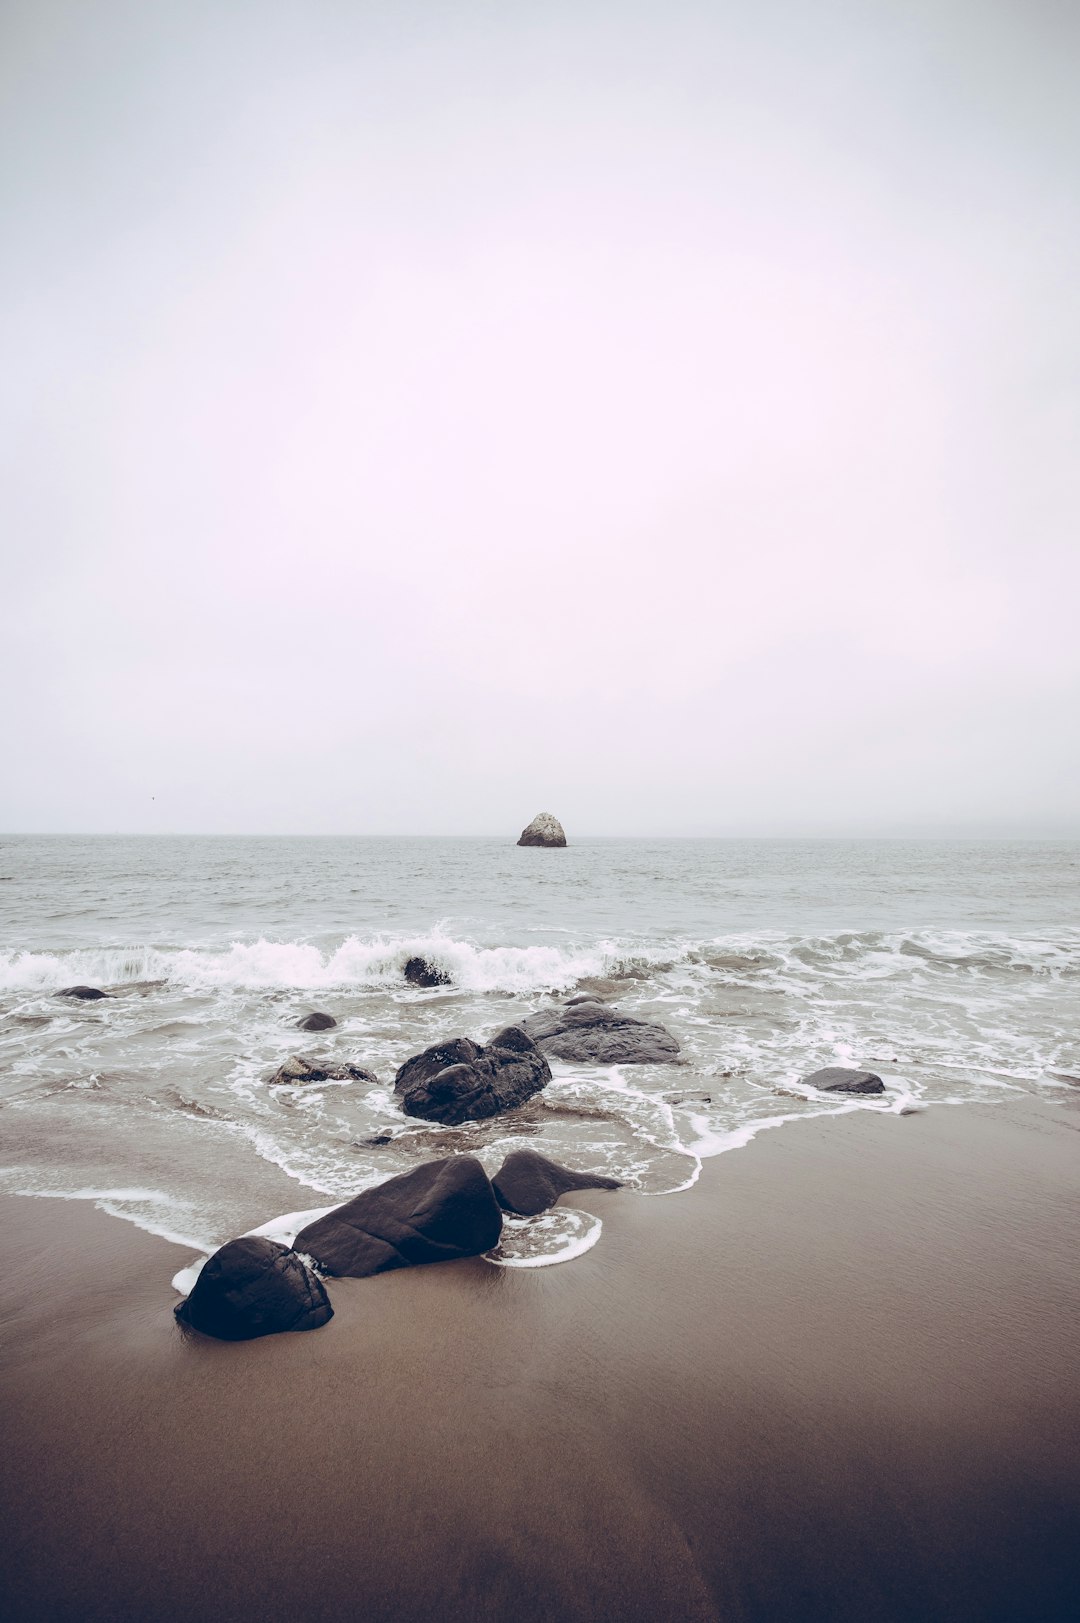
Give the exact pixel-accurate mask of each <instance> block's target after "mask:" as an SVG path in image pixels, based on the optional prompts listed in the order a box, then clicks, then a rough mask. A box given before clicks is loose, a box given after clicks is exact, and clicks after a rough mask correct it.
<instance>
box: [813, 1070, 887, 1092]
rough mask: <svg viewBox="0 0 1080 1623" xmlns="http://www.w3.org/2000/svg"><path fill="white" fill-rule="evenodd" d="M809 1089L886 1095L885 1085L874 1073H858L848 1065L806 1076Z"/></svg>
mask: <svg viewBox="0 0 1080 1623" xmlns="http://www.w3.org/2000/svg"><path fill="white" fill-rule="evenodd" d="M803 1081H804V1082H805V1083H806V1085H807V1086H808V1087H811V1088H820V1089H821V1091H822V1092H823V1093H884V1092H885V1084H884V1082H883V1081H882V1080H881V1078H880V1076H875V1074H874V1072H873V1071H856V1070H852V1069H851V1068H850V1067H848V1066H846V1065H827V1066H826V1067H825V1069H824V1070H823V1071H815V1072H814V1073H813V1075H811V1076H804V1077H803Z"/></svg>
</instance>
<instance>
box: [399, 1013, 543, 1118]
mask: <svg viewBox="0 0 1080 1623" xmlns="http://www.w3.org/2000/svg"><path fill="white" fill-rule="evenodd" d="M550 1081H551V1069H550V1067H549V1065H548V1062H547V1060H546V1059H545V1058H544V1056H543V1054H541V1053H540V1051H539V1049H538V1048H537V1047H536V1045H535V1044H534V1043H533V1041H532V1039H531V1038H530V1037H528V1036H527V1035H526V1034H525V1032H524V1031H522V1029H521V1027H520V1026H507V1027H506V1029H505V1030H504V1031H500V1032H498V1033H497V1035H496V1036H494V1037H492V1039H491V1041H490V1043H489V1044H488V1045H487V1047H486V1048H484V1047H481V1045H480V1044H479V1043H474V1042H472V1041H471V1040H470V1039H469V1038H468V1037H453V1038H451V1040H450V1041H449V1042H446V1043H438V1044H436V1045H435V1047H434V1048H425V1050H424V1052H423V1053H422V1054H414V1056H413V1058H412V1059H410V1060H406V1062H405V1064H404V1065H403V1066H402V1067H401V1070H400V1071H399V1072H398V1074H397V1076H396V1078H395V1079H394V1092H395V1093H396V1094H398V1095H400V1097H401V1108H402V1109H403V1110H404V1112H405V1114H406V1115H407V1116H419V1117H420V1118H421V1119H422V1120H424V1121H438V1122H443V1123H444V1124H446V1125H449V1126H456V1125H457V1124H458V1123H459V1122H463V1121H479V1120H482V1119H483V1118H484V1117H486V1116H496V1115H498V1113H499V1112H500V1111H501V1110H511V1109H513V1108H514V1107H515V1106H516V1105H523V1104H524V1103H525V1101H526V1099H531V1098H532V1096H533V1094H534V1093H539V1092H540V1090H541V1088H544V1087H546V1086H547V1084H548V1083H549V1082H550Z"/></svg>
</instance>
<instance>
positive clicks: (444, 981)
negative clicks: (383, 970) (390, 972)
mask: <svg viewBox="0 0 1080 1623" xmlns="http://www.w3.org/2000/svg"><path fill="white" fill-rule="evenodd" d="M405 979H406V980H407V981H408V983H409V985H410V986H449V985H450V977H449V975H448V974H447V973H446V971H445V970H444V969H440V968H439V967H438V965H437V964H429V963H428V961H427V959H426V958H410V959H409V960H408V962H407V963H406V965H405Z"/></svg>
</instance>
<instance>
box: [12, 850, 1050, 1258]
mask: <svg viewBox="0 0 1080 1623" xmlns="http://www.w3.org/2000/svg"><path fill="white" fill-rule="evenodd" d="M1078 879H1080V843H1077V842H1066V843H1060V842H1059V843H1051V842H1035V841H1032V842H1000V841H996V842H979V841H949V842H931V841H886V840H873V841H871V840H867V841H841V840H825V841H809V840H807V841H780V840H707V839H698V840H628V839H591V840H590V839H580V840H574V841H573V843H572V844H571V845H570V846H569V847H568V848H567V849H565V850H554V851H548V850H536V849H519V848H518V847H517V846H515V845H514V843H513V841H512V839H389V838H387V839H371V838H357V839H350V838H295V839H285V838H280V839H275V838H261V839H247V838H180V837H177V838H166V837H143V838H128V837H116V838H107V837H96V838H69V837H61V836H50V837H40V838H38V837H30V836H20V837H14V836H7V837H4V838H2V839H0V1125H2V1135H0V1189H3V1190H4V1191H6V1192H16V1193H22V1194H26V1195H55V1196H61V1197H64V1198H68V1199H73V1200H86V1201H92V1202H94V1203H95V1204H96V1205H98V1206H99V1207H100V1208H101V1209H103V1210H105V1211H107V1212H110V1213H112V1214H114V1215H116V1216H118V1217H125V1218H127V1219H129V1220H131V1221H133V1222H135V1223H138V1224H139V1225H140V1226H142V1227H144V1228H146V1229H148V1230H150V1231H151V1232H153V1233H156V1234H161V1235H164V1236H166V1237H167V1238H169V1239H172V1240H177V1241H180V1242H182V1243H183V1244H185V1245H188V1246H190V1247H191V1248H192V1249H193V1250H196V1251H199V1252H203V1253H205V1252H206V1251H208V1250H211V1249H212V1248H214V1247H215V1246H217V1245H219V1244H220V1243H222V1242H223V1241H224V1240H226V1239H228V1238H230V1237H231V1236H233V1235H235V1234H238V1233H241V1232H243V1231H246V1230H248V1229H250V1228H252V1227H254V1226H258V1225H263V1224H265V1223H266V1222H267V1221H268V1220H271V1219H273V1218H274V1214H275V1213H281V1212H283V1211H285V1210H286V1209H287V1208H288V1209H290V1210H295V1211H296V1212H304V1211H307V1210H310V1209H312V1208H319V1207H326V1206H327V1205H332V1204H334V1203H336V1202H338V1201H342V1200H346V1199H348V1198H349V1197H350V1196H352V1195H354V1194H356V1193H358V1192H359V1191H360V1190H361V1189H364V1188H367V1187H370V1186H371V1185H372V1184H374V1183H377V1182H379V1181H381V1180H382V1179H384V1178H386V1177H388V1176H391V1175H393V1174H394V1173H396V1172H402V1171H406V1170H408V1169H409V1168H411V1167H414V1166H416V1165H417V1164H418V1163H419V1162H420V1161H423V1160H428V1159H432V1158H434V1157H437V1156H440V1155H446V1154H449V1153H453V1152H455V1151H467V1152H469V1153H473V1154H477V1155H479V1156H480V1157H481V1159H482V1160H483V1161H484V1164H485V1165H486V1166H487V1167H488V1170H489V1171H494V1170H495V1169H496V1167H497V1166H498V1165H499V1163H500V1161H501V1159H502V1157H503V1156H504V1155H505V1154H506V1153H507V1151H508V1150H511V1149H513V1148H518V1147H524V1146H528V1147H530V1148H533V1149H537V1150H540V1151H541V1152H542V1153H544V1154H546V1155H550V1156H553V1157H554V1158H555V1159H557V1160H560V1161H562V1162H564V1163H566V1164H567V1165H569V1166H571V1167H575V1168H579V1169H582V1170H584V1169H594V1170H597V1171H600V1172H603V1173H606V1174H608V1175H610V1176H613V1177H617V1178H620V1179H622V1180H623V1181H624V1182H626V1183H627V1184H629V1185H631V1186H632V1187H634V1188H636V1189H639V1190H641V1191H643V1192H645V1193H647V1194H650V1195H657V1196H660V1195H663V1194H665V1193H667V1192H670V1191H672V1190H675V1189H682V1188H686V1187H688V1186H689V1185H691V1184H692V1183H693V1182H694V1180H695V1179H696V1177H697V1175H698V1172H699V1171H700V1167H701V1163H702V1161H703V1160H704V1159H706V1158H708V1157H711V1156H715V1155H719V1154H721V1153H723V1152H724V1151H726V1150H729V1149H735V1148H739V1147H741V1146H744V1145H746V1144H747V1143H749V1142H750V1141H751V1140H752V1138H753V1137H754V1135H755V1134H756V1133H758V1132H761V1131H762V1130H764V1129H773V1130H776V1129H780V1128H783V1129H784V1130H790V1125H789V1124H792V1123H796V1122H798V1121H799V1120H802V1119H806V1118H808V1117H812V1116H820V1115H826V1114H836V1113H841V1112H851V1111H860V1110H862V1111H878V1112H884V1113H891V1114H893V1115H895V1116H897V1117H898V1118H899V1117H900V1116H901V1115H903V1114H905V1113H907V1112H910V1111H912V1110H918V1109H923V1108H927V1107H930V1106H937V1105H954V1106H962V1105H963V1104H964V1103H965V1102H967V1101H971V1100H988V1099H989V1100H1005V1099H1008V1098H1009V1097H1010V1096H1014V1095H1015V1094H1017V1093H1025V1092H1041V1091H1044V1090H1051V1091H1061V1090H1067V1089H1070V1088H1073V1087H1075V1086H1077V1085H1080V1030H1078V1027H1080V1019H1078V1006H1080V996H1078V994H1080V911H1078V901H1080V885H1078ZM414 955H421V956H423V957H424V958H426V959H427V960H428V961H429V962H430V963H431V964H433V965H435V966H436V967H438V968H439V969H441V970H442V971H443V972H444V973H445V974H446V975H447V976H448V977H449V981H450V984H449V985H447V986H440V987H436V988H432V989H429V990H421V989H417V988H414V987H411V986H408V985H407V984H406V983H405V981H404V977H403V973H402V971H403V967H404V964H405V961H406V960H407V959H408V958H409V957H411V956H414ZM76 983H84V984H90V985H93V986H98V987H101V988H102V989H103V990H106V991H107V992H108V993H109V997H108V998H107V999H106V1000H102V1001H100V1002H92V1003H80V1002H74V1001H72V1000H68V999H63V998H59V997H57V995H56V994H57V992H58V991H59V990H60V989H62V988H63V987H66V986H71V985H73V984H76ZM581 992H589V993H594V994H596V995H599V996H601V997H603V998H605V999H607V1000H609V1001H611V1002H614V1003H617V1004H618V1006H619V1007H620V1008H622V1009H625V1010H626V1011H627V1012H629V1013H632V1014H635V1015H640V1016H643V1017H644V1018H647V1019H650V1020H658V1021H660V1022H661V1023H662V1024H663V1025H664V1026H666V1027H667V1028H668V1029H669V1030H670V1031H672V1032H673V1033H674V1034H675V1035H676V1036H677V1038H678V1040H679V1042H680V1044H681V1047H682V1058H681V1062H680V1063H678V1064H672V1065H662V1066H607V1067H597V1066H589V1065H573V1064H567V1063H563V1062H559V1061H556V1062H554V1063H553V1064H552V1071H553V1080H552V1082H551V1083H550V1084H549V1085H548V1087H547V1088H546V1089H545V1091H544V1092H543V1093H542V1094H540V1095H539V1096H538V1097H537V1098H536V1099H534V1100H533V1101H532V1102H531V1103H530V1104H529V1105H527V1106H526V1107H525V1108H524V1109H522V1110H520V1111H515V1112H511V1113H510V1114H508V1115H507V1116H505V1117H502V1118H496V1119H494V1120H490V1121H487V1122H483V1123H467V1124H465V1125H463V1126H460V1127H450V1128H445V1127H439V1126H436V1125H435V1124H432V1123H424V1122H419V1121H415V1120H411V1119H409V1118H407V1117H405V1116H403V1115H402V1113H401V1111H400V1109H399V1108H398V1104H397V1101H396V1100H395V1097H394V1093H393V1080H394V1075H395V1072H396V1071H397V1069H398V1067H399V1066H400V1065H401V1064H402V1063H403V1062H404V1061H405V1060H406V1059H408V1058H409V1056H410V1055H412V1054H415V1053H416V1052H418V1051H419V1050H420V1049H422V1048H424V1047H426V1046H428V1045H429V1044H431V1043H434V1042H436V1041H439V1040H441V1039H444V1038H447V1037H452V1036H456V1035H461V1034H464V1035H468V1036H470V1037H473V1038H475V1039H477V1040H479V1041H484V1040H486V1039H487V1038H488V1037H490V1036H491V1035H492V1034H493V1033H494V1032H496V1031H497V1030H499V1029H500V1028H501V1027H503V1026H506V1025H508V1024H510V1023H512V1022H514V1021H516V1020H520V1019H521V1018H522V1017H523V1016H524V1015H526V1014H528V1013H530V1012H532V1011H534V1010H537V1009H541V1008H544V1007H547V1006H549V1005H550V1004H551V1002H552V1001H553V1000H558V999H560V998H562V997H565V996H569V995H573V994H574V993H581ZM312 1009H323V1010H326V1011H327V1012H328V1013H330V1014H332V1015H333V1016H334V1017H335V1018H336V1020H337V1021H338V1025H337V1027H336V1028H335V1029H333V1030H330V1031H326V1032H319V1033H314V1034H309V1033H305V1032H301V1031H299V1030H297V1021H298V1020H299V1019H300V1018H301V1017H302V1016H303V1015H304V1014H305V1013H307V1012H308V1011H310V1010H312ZM295 1053H303V1054H306V1055H308V1056H309V1057H317V1058H321V1057H326V1058H328V1059H331V1060H339V1061H342V1060H348V1061H351V1062H353V1063H354V1064H358V1065H361V1066H363V1067H365V1068H366V1069H367V1070H369V1071H372V1072H374V1073H375V1074H376V1076H377V1077H378V1078H379V1081H378V1083H377V1084H366V1083H356V1082H348V1083H326V1084H322V1085H316V1086H311V1085H308V1086H304V1087H286V1088H282V1087H270V1086H268V1078H269V1077H270V1076H271V1074H272V1073H273V1072H274V1071H275V1070H276V1069H277V1067H278V1066H279V1065H280V1064H281V1062H282V1061H283V1060H284V1059H286V1058H287V1057H288V1056H289V1055H291V1054H295ZM831 1064H842V1065H857V1066H860V1067H868V1068H870V1069H872V1070H875V1071H877V1072H878V1073H879V1074H880V1075H881V1076H882V1078H883V1079H884V1082H885V1084H886V1093H885V1095H884V1096H882V1097H870V1098H852V1097H845V1096H836V1095H827V1094H821V1093H818V1092H816V1091H815V1090H814V1089H812V1088H810V1087H808V1086H807V1085H806V1084H805V1082H804V1081H803V1078H804V1077H806V1076H807V1075H808V1074H809V1073H810V1072H812V1071H815V1070H817V1069H819V1068H820V1067H822V1066H825V1065H831ZM897 1130H898V1131H903V1130H904V1124H903V1123H902V1122H900V1121H898V1123H897ZM373 1139H380V1140H384V1142H380V1143H372V1142H371V1141H372V1140H373ZM559 1211H560V1213H561V1211H562V1208H560V1209H559ZM281 1221H283V1220H281V1219H278V1222H279V1225H280V1222H281ZM519 1230H520V1232H519ZM598 1233H599V1226H598V1223H597V1221H596V1220H595V1219H593V1218H590V1217H589V1216H588V1214H586V1213H574V1212H570V1213H567V1214H566V1215H565V1216H557V1217H555V1218H553V1219H551V1220H537V1221H535V1222H533V1223H531V1224H523V1225H519V1226H518V1227H516V1228H512V1229H510V1230H508V1232H507V1234H506V1236H505V1237H504V1243H503V1246H502V1247H501V1248H500V1253H499V1255H497V1256H496V1257H495V1258H494V1260H496V1261H503V1262H509V1263H511V1265H513V1264H514V1263H517V1264H518V1265H522V1264H524V1265H529V1266H532V1265H535V1264H536V1263H537V1262H540V1261H542V1260H544V1259H546V1258H552V1259H554V1258H556V1257H560V1256H572V1255H576V1254H579V1253H580V1252H581V1251H583V1250H585V1249H587V1248H588V1247H589V1246H590V1245H592V1244H593V1243H594V1242H595V1239H596V1237H597V1235H598Z"/></svg>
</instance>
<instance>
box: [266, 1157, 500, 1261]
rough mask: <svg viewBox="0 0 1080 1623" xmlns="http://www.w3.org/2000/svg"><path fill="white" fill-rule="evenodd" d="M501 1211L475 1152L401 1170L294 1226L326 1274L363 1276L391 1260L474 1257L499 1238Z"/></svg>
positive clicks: (300, 1242)
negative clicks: (393, 1176) (313, 1217)
mask: <svg viewBox="0 0 1080 1623" xmlns="http://www.w3.org/2000/svg"><path fill="white" fill-rule="evenodd" d="M501 1233H502V1212H501V1211H500V1210H499V1203H498V1201H497V1200H496V1199H495V1194H494V1191H493V1190H492V1187H491V1183H490V1180H489V1179H488V1175H487V1173H486V1172H485V1171H484V1169H483V1167H482V1166H481V1164H480V1162H479V1161H478V1160H477V1159H476V1157H475V1156H474V1155H450V1156H447V1157H446V1159H445V1160H442V1161H428V1162H426V1163H425V1164H424V1165H423V1166H421V1167H417V1168H416V1169H415V1171H413V1172H403V1173H401V1174H400V1176H398V1177H396V1178H390V1179H388V1180H387V1182H386V1183H380V1184H378V1185H376V1187H375V1188H374V1189H365V1190H364V1193H363V1194H362V1195H357V1197H356V1199H355V1200H350V1201H347V1202H346V1203H345V1205H344V1206H338V1207H337V1208H336V1209H335V1210H334V1211H332V1212H328V1213H327V1214H326V1216H325V1217H319V1218H316V1220H315V1222H314V1223H309V1224H308V1226H307V1228H304V1229H301V1230H300V1233H299V1234H298V1235H297V1236H296V1240H295V1241H294V1244H295V1247H296V1249H297V1251H302V1252H304V1254H305V1255H306V1256H309V1257H312V1258H314V1260H315V1261H316V1262H317V1263H318V1265H319V1267H320V1268H324V1269H325V1270H326V1272H327V1273H330V1274H345V1275H347V1276H348V1277H349V1278H350V1279H365V1278H366V1277H367V1276H368V1275H369V1274H384V1273H386V1272H387V1271H388V1269H391V1268H411V1267H414V1266H416V1265H417V1264H418V1263H424V1262H449V1261H450V1260H452V1259H453V1258H454V1257H478V1256H479V1255H480V1254H481V1252H484V1251H490V1250H491V1248H492V1247H493V1246H495V1245H498V1243H499V1236H500V1234H501Z"/></svg>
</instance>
